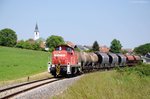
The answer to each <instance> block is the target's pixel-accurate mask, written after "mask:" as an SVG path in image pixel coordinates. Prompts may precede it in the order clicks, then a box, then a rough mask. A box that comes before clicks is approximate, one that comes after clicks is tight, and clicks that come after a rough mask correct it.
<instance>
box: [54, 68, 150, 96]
mask: <svg viewBox="0 0 150 99" xmlns="http://www.w3.org/2000/svg"><path fill="white" fill-rule="evenodd" d="M148 68H149V67H148ZM125 72H126V71H125ZM149 72H150V71H149ZM53 98H54V99H150V76H139V75H138V73H135V72H134V73H128V72H126V73H120V72H116V70H114V71H108V72H96V73H91V74H88V75H85V76H84V77H82V78H81V79H80V80H78V81H77V82H76V83H75V84H73V85H72V86H71V87H69V89H67V91H65V92H63V93H62V94H60V95H59V96H55V97H53Z"/></svg>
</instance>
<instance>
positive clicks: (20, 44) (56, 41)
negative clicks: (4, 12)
mask: <svg viewBox="0 0 150 99" xmlns="http://www.w3.org/2000/svg"><path fill="white" fill-rule="evenodd" d="M41 43H42V40H41V39H38V40H36V41H35V40H33V39H28V40H25V41H24V40H20V41H17V34H16V32H15V31H14V30H12V29H9V28H5V29H2V30H0V46H7V47H17V48H22V49H31V50H44V48H42V47H41V46H40V44H41ZM45 43H46V46H47V47H48V48H49V51H50V52H52V51H53V50H54V48H55V47H56V46H58V45H60V44H65V41H64V39H63V37H61V36H56V35H51V36H49V37H48V38H47V39H46V42H45ZM121 48H122V45H121V42H120V41H119V40H117V39H114V40H112V42H111V45H110V52H112V53H126V52H125V51H122V50H121ZM91 51H99V44H98V42H97V41H95V42H94V43H93V46H92V49H90V50H89V52H91ZM148 52H150V43H146V44H143V45H140V46H138V47H136V48H135V49H134V53H136V54H140V55H145V54H146V53H148Z"/></svg>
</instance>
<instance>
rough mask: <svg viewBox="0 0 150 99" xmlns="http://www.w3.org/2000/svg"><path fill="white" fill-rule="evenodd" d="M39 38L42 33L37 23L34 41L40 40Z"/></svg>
mask: <svg viewBox="0 0 150 99" xmlns="http://www.w3.org/2000/svg"><path fill="white" fill-rule="evenodd" d="M39 36H40V33H39V29H38V25H37V23H36V26H35V30H34V40H37V39H39Z"/></svg>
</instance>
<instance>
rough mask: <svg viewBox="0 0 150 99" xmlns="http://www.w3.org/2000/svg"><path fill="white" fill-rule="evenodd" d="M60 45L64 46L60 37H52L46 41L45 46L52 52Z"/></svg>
mask: <svg viewBox="0 0 150 99" xmlns="http://www.w3.org/2000/svg"><path fill="white" fill-rule="evenodd" d="M61 44H65V41H64V39H63V38H62V37H61V36H56V35H52V36H50V37H48V38H47V40H46V46H47V47H49V48H50V51H53V50H54V48H55V47H56V46H58V45H61Z"/></svg>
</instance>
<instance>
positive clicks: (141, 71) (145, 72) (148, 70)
mask: <svg viewBox="0 0 150 99" xmlns="http://www.w3.org/2000/svg"><path fill="white" fill-rule="evenodd" d="M117 71H118V72H120V73H121V74H128V75H130V74H132V73H136V74H138V75H139V76H150V64H139V65H137V66H136V67H130V68H129V67H125V68H123V69H122V68H119V69H117Z"/></svg>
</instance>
